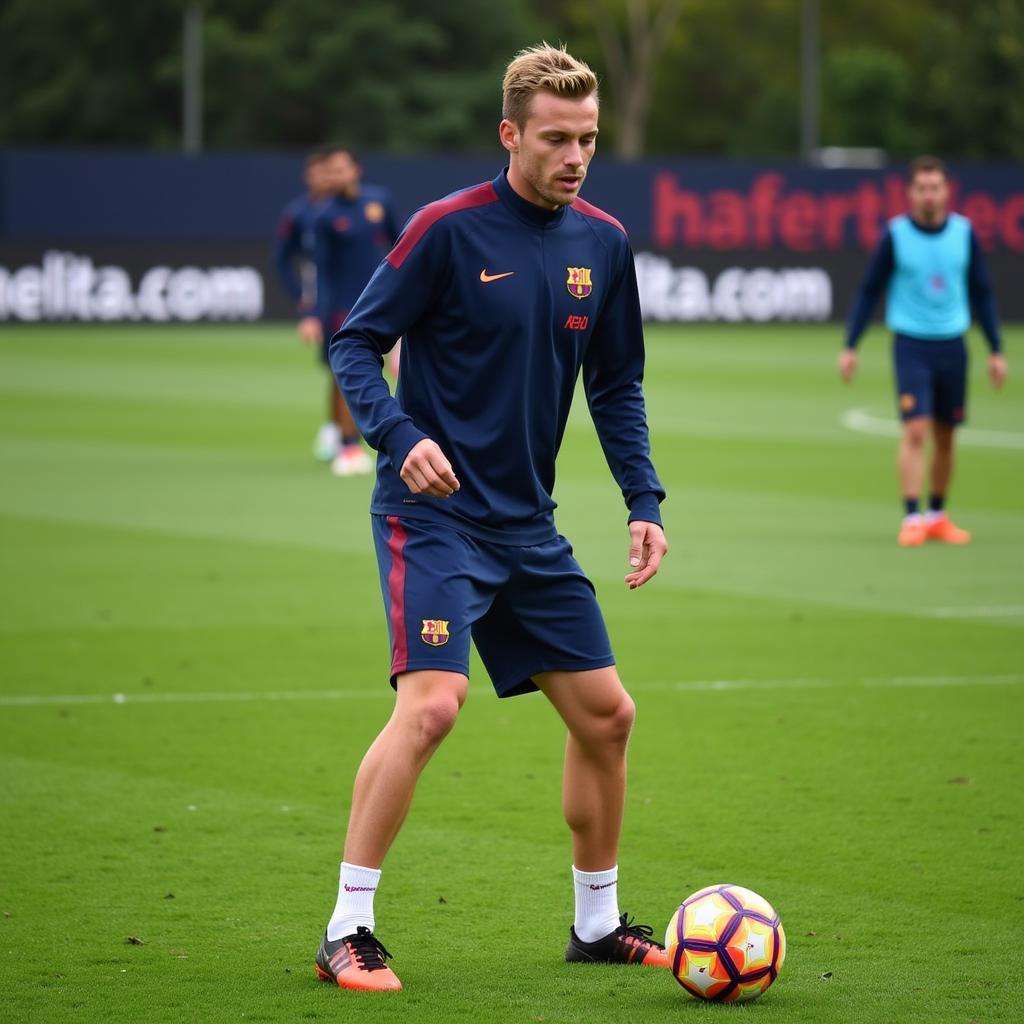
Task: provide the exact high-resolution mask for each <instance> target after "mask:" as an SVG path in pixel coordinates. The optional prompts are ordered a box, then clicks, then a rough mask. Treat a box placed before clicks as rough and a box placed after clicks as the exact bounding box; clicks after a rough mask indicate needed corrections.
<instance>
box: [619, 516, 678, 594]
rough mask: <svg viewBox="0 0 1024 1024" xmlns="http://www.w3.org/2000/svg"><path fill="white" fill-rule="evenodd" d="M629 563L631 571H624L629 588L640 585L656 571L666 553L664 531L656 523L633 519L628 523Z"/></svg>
mask: <svg viewBox="0 0 1024 1024" xmlns="http://www.w3.org/2000/svg"><path fill="white" fill-rule="evenodd" d="M629 536H630V545H629V564H630V565H631V566H632V567H633V570H632V572H628V573H626V583H627V585H628V586H629V589H630V590H636V588H637V587H642V586H643V585H644V584H645V583H646V582H647V581H648V580H649V579H650V578H651V577H652V576H653V575H654V574H655V573H656V572H657V571H658V566H659V565H661V560H662V558H664V556H665V555H666V554H668V543H667V541H666V540H665V531H664V530H663V529H662V528H661V527H660V526H659V525H658V524H657V523H645V522H643V521H642V520H639V519H638V520H634V521H633V522H632V523H630V524H629Z"/></svg>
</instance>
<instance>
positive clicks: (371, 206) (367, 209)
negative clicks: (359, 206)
mask: <svg viewBox="0 0 1024 1024" xmlns="http://www.w3.org/2000/svg"><path fill="white" fill-rule="evenodd" d="M363 215H364V216H365V217H366V219H367V220H368V221H369V222H370V223H371V224H379V223H380V222H381V221H382V220H383V219H384V207H383V205H381V204H380V203H378V202H377V200H376V199H371V200H370V201H369V202H368V203H367V204H366V205H365V206H364V207H363Z"/></svg>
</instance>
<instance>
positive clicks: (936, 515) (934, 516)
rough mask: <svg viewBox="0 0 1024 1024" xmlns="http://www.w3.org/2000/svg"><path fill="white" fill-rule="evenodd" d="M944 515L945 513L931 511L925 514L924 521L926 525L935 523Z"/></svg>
mask: <svg viewBox="0 0 1024 1024" xmlns="http://www.w3.org/2000/svg"><path fill="white" fill-rule="evenodd" d="M945 514H946V513H945V511H942V512H936V511H935V509H931V510H929V511H928V512H925V514H924V521H925V522H926V523H937V522H938V521H939V520H940V519H941V518H942V517H943V516H944V515H945Z"/></svg>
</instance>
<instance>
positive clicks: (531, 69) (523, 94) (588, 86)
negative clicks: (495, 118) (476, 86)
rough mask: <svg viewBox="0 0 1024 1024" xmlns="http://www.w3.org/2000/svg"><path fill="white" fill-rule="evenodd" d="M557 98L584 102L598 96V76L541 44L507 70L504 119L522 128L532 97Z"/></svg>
mask: <svg viewBox="0 0 1024 1024" xmlns="http://www.w3.org/2000/svg"><path fill="white" fill-rule="evenodd" d="M542 89H543V90H547V91H548V92H553V93H554V94H555V95H556V96H565V97H568V98H569V99H582V98H583V97H585V96H589V95H591V93H593V94H594V95H595V97H596V94H597V75H595V74H594V72H593V71H591V70H590V68H589V67H588V66H587V65H586V64H584V63H583V61H581V60H577V59H576V58H575V57H573V56H572V55H571V54H570V53H567V52H566V49H565V44H563V45H562V46H561V47H554V46H550V45H549V44H548V43H541V44H540V46H530V47H527V48H526V49H525V50H520V51H519V52H518V53H517V54H516V55H515V56H514V57H513V58H512V60H511V61H510V62H509V65H508V67H507V68H506V69H505V80H504V81H503V82H502V84H501V100H502V102H501V116H502V117H504V118H505V119H506V120H508V121H511V122H512V123H513V124H515V125H517V126H518V127H519V128H523V127H524V126H525V124H526V118H527V114H528V110H529V106H530V100H531V99H533V94H534V93H535V92H539V91H541V90H542Z"/></svg>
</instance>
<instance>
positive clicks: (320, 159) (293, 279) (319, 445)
mask: <svg viewBox="0 0 1024 1024" xmlns="http://www.w3.org/2000/svg"><path fill="white" fill-rule="evenodd" d="M328 152H329V151H328V149H327V148H321V149H315V150H313V151H312V152H311V153H310V154H309V155H308V156H307V157H306V166H305V170H304V172H303V177H304V179H305V182H306V192H305V194H303V195H301V196H296V197H295V198H294V199H292V200H291V201H290V202H289V203H288V205H287V206H285V208H284V211H283V212H282V213H281V217H280V219H279V221H278V224H277V236H276V239H275V241H274V267H275V269H276V270H277V276H278V277H279V278H280V280H281V284H282V285H283V286H284V289H285V291H286V292H288V294H289V295H290V296H291V298H292V300H293V301H294V302H295V308H296V312H297V313H298V315H299V317H300V321H299V325H300V326H299V337H300V338H302V339H303V340H304V341H309V340H310V338H309V330H308V326H307V327H306V328H304V327H303V324H305V323H306V319H307V318H308V317H310V316H313V315H315V311H316V235H315V231H314V228H315V225H316V218H317V215H318V214H319V212H320V209H321V207H322V206H323V204H324V202H325V201H326V200H327V199H328V198H329V196H330V194H331V189H330V176H329V171H328V166H327V156H328ZM338 445H339V437H338V431H337V428H336V427H335V426H334V423H333V422H332V421H331V419H329V420H328V422H327V423H325V424H324V426H323V427H321V428H320V431H319V433H318V434H317V437H316V440H315V441H314V442H313V454H314V455H315V456H316V457H317V458H318V459H320V460H321V461H323V462H330V461H331V460H332V459H333V458H334V457H335V455H337V453H338Z"/></svg>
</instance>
